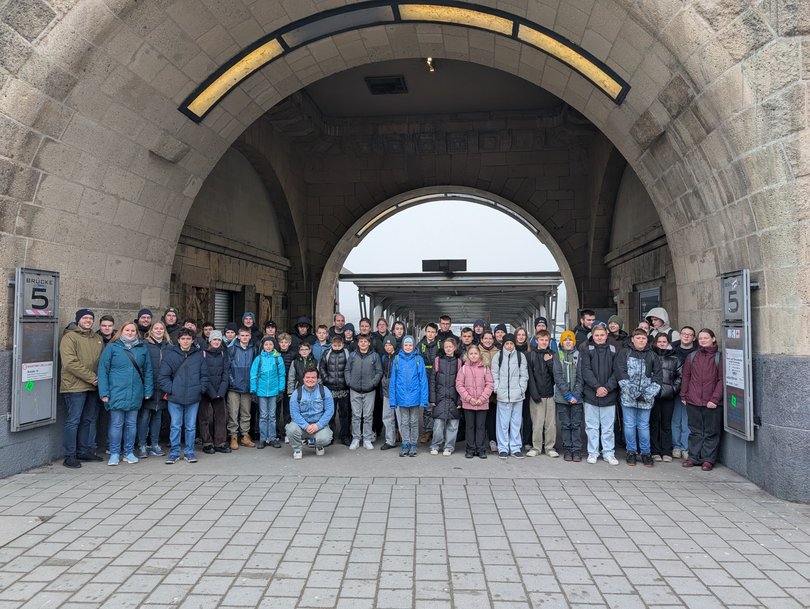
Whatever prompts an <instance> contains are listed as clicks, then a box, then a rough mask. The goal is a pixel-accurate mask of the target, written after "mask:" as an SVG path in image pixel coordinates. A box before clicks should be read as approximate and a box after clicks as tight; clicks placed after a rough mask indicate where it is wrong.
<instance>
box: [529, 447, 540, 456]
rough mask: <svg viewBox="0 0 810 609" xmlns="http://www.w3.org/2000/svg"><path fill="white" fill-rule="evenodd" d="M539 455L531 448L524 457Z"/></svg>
mask: <svg viewBox="0 0 810 609" xmlns="http://www.w3.org/2000/svg"><path fill="white" fill-rule="evenodd" d="M539 454H540V453H539V452H538V451H536V450H535V449H533V448H532V449H531V450H530V451H529V452H527V453H526V456H527V457H536V456H537V455H539Z"/></svg>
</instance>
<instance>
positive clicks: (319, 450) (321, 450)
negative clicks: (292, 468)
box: [315, 446, 326, 457]
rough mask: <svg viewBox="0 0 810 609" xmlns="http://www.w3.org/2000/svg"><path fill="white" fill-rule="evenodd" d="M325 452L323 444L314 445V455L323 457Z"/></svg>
mask: <svg viewBox="0 0 810 609" xmlns="http://www.w3.org/2000/svg"><path fill="white" fill-rule="evenodd" d="M325 454H326V449H325V448H324V447H323V446H316V447H315V456H316V457H323V456H324V455H325Z"/></svg>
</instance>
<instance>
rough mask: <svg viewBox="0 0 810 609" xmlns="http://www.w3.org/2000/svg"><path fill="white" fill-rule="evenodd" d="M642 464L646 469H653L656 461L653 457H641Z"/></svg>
mask: <svg viewBox="0 0 810 609" xmlns="http://www.w3.org/2000/svg"><path fill="white" fill-rule="evenodd" d="M641 462H642V463H643V464H644V467H652V466H653V465H655V461H654V460H653V458H652V456H651V455H641Z"/></svg>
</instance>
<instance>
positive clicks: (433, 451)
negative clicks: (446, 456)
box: [430, 448, 439, 455]
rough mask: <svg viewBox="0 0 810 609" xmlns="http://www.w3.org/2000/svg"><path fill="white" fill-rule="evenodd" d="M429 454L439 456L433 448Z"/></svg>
mask: <svg viewBox="0 0 810 609" xmlns="http://www.w3.org/2000/svg"><path fill="white" fill-rule="evenodd" d="M430 454H431V455H438V454H439V451H438V450H437V449H435V448H431V449H430Z"/></svg>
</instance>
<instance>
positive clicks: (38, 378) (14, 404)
mask: <svg viewBox="0 0 810 609" xmlns="http://www.w3.org/2000/svg"><path fill="white" fill-rule="evenodd" d="M14 287H15V293H14V355H13V362H14V363H13V371H12V391H11V431H24V430H26V429H32V428H34V427H41V426H43V425H50V424H51V423H54V422H55V421H56V396H57V392H58V390H59V387H58V385H57V383H58V377H59V371H58V366H59V273H58V272H56V271H44V270H39V269H28V268H23V267H18V268H17V270H16V274H15V282H14Z"/></svg>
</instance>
